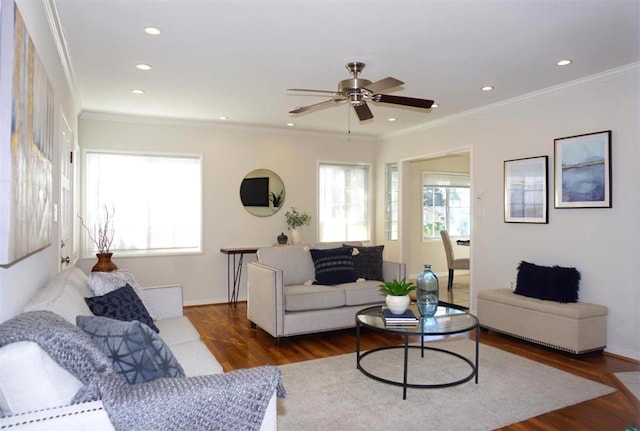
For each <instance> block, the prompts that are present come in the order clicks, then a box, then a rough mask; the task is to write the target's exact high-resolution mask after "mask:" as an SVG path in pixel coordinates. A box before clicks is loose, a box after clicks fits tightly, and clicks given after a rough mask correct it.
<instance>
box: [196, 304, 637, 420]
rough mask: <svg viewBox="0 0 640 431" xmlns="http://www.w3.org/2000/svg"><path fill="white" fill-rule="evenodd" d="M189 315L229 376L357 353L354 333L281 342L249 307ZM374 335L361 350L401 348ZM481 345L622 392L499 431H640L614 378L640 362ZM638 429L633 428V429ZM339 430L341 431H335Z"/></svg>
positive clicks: (488, 336) (368, 334) (629, 399)
mask: <svg viewBox="0 0 640 431" xmlns="http://www.w3.org/2000/svg"><path fill="white" fill-rule="evenodd" d="M185 314H186V315H187V316H188V317H189V319H190V320H191V322H193V324H194V325H195V326H196V328H197V329H198V331H199V332H200V335H201V336H202V340H203V341H204V343H205V344H206V345H207V347H208V348H209V350H211V352H212V353H213V354H214V355H215V357H216V358H217V359H218V361H219V362H220V363H221V364H222V366H223V367H224V370H225V371H231V370H235V369H239V368H248V367H253V366H259V365H284V364H289V363H293V362H299V361H306V360H309V359H316V358H324V357H328V356H334V355H340V354H344V353H353V352H355V330H354V329H348V330H342V331H333V332H327V333H322V334H313V335H305V336H297V337H290V338H283V339H281V340H280V342H279V343H277V342H276V340H275V339H274V338H272V337H271V336H270V335H269V334H267V333H266V332H264V331H262V330H261V329H260V328H257V329H252V328H251V327H250V323H249V321H248V320H247V317H246V303H244V302H240V303H238V307H237V308H233V307H229V306H228V305H227V304H217V305H206V306H197V307H186V308H185ZM400 341H401V339H400V338H396V339H394V338H389V336H388V335H384V334H381V333H378V332H374V331H366V330H364V331H363V334H362V348H363V349H365V350H366V349H370V348H373V347H379V346H383V345H395V344H398V343H400ZM480 342H481V343H484V344H487V345H490V346H493V347H496V348H499V349H502V350H504V351H507V352H510V353H513V354H516V355H519V356H522V357H525V358H528V359H531V360H534V361H538V362H541V363H543V364H546V365H549V366H552V367H556V368H559V369H561V370H564V371H567V372H569V373H572V374H575V375H577V376H580V377H584V378H587V379H591V380H594V381H596V382H600V383H603V384H605V385H609V386H613V387H615V388H616V389H618V390H617V392H615V393H613V394H610V395H606V396H604V397H600V398H596V399H594V400H590V401H586V402H584V403H580V404H577V405H575V406H570V407H566V408H563V409H560V410H556V411H553V412H550V413H547V414H544V415H541V416H537V417H534V418H531V419H529V420H526V421H524V422H520V423H517V424H513V425H509V426H507V427H504V428H500V430H503V431H507V430H508V431H524V430H527V431H531V430H536V431H550V430H554V431H555V430H562V431H565V430H567V431H573V430H581V431H582V430H594V431H596V430H597V431H625V429H627V430H628V429H629V428H628V427H636V428H638V429H640V402H639V401H638V399H637V398H636V397H635V396H633V395H632V394H631V393H630V392H629V391H628V390H627V389H626V388H625V387H624V385H623V384H622V383H620V381H619V380H618V379H617V378H616V377H615V376H614V374H613V373H616V372H622V371H637V370H640V363H638V362H635V361H631V360H627V359H625V358H620V357H617V356H614V355H609V354H589V355H584V356H582V357H573V356H570V355H567V354H564V353H560V352H556V351H552V350H550V349H547V348H544V347H539V346H536V345H534V344H531V343H527V342H524V341H520V340H517V339H514V338H511V337H507V336H503V335H501V334H497V333H494V332H482V333H481V335H480ZM631 429H633V428H631ZM336 431H337V430H336Z"/></svg>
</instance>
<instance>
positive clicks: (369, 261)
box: [344, 244, 384, 281]
mask: <svg viewBox="0 0 640 431" xmlns="http://www.w3.org/2000/svg"><path fill="white" fill-rule="evenodd" d="M344 246H345V247H346V246H348V244H344ZM383 251H384V245H375V246H372V247H353V253H352V254H353V268H354V270H355V272H356V278H364V279H365V280H378V281H382V280H383V278H382V252H383Z"/></svg>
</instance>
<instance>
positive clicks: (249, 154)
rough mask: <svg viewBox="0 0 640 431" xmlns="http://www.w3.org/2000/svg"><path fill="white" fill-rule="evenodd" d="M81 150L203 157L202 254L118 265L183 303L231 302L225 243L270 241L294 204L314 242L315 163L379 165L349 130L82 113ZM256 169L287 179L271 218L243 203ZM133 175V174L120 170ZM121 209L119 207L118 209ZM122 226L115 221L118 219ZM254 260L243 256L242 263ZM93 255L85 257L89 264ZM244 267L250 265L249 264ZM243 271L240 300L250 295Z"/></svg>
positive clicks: (370, 145) (370, 146)
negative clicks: (244, 184) (168, 289)
mask: <svg viewBox="0 0 640 431" xmlns="http://www.w3.org/2000/svg"><path fill="white" fill-rule="evenodd" d="M79 142H80V145H81V147H82V148H83V149H102V150H123V151H150V152H161V153H172V152H173V153H180V154H184V153H190V154H199V155H202V156H203V166H204V168H203V169H204V188H203V189H204V253H203V254H200V255H190V256H167V257H154V258H148V257H137V258H124V257H119V256H117V254H116V255H115V256H114V261H115V262H116V264H117V265H118V266H119V267H123V268H128V269H130V270H132V271H133V272H134V273H135V274H136V278H137V279H138V281H139V282H140V283H141V284H143V285H155V284H167V283H179V284H182V285H183V286H184V288H185V291H184V293H185V303H186V304H202V303H211V302H214V303H216V302H226V301H227V256H226V255H223V254H221V253H220V248H227V247H254V246H270V245H272V244H273V243H275V242H276V237H277V235H278V234H280V232H283V231H285V232H286V230H287V224H286V222H285V217H284V213H285V211H286V210H287V209H289V208H290V207H292V206H295V207H296V208H298V209H299V210H302V211H306V212H308V213H309V214H310V215H311V216H312V217H313V221H312V223H311V226H310V227H305V228H303V241H304V242H308V243H313V242H316V240H317V232H316V229H317V223H316V221H317V210H316V207H317V203H316V202H317V194H316V190H317V163H318V162H319V161H332V162H335V161H341V162H359V163H368V164H372V165H373V164H374V162H375V143H374V142H373V141H372V140H366V139H357V138H354V137H352V138H349V137H348V136H347V135H320V134H308V133H297V132H295V131H289V130H287V131H281V130H275V129H274V130H271V129H262V130H260V129H247V128H238V127H224V126H218V125H213V124H207V123H197V122H192V123H189V122H175V121H173V122H172V121H166V120H165V121H163V120H159V119H156V120H153V119H144V118H136V117H108V116H104V115H97V114H92V115H83V116H82V118H81V120H80V137H79ZM258 168H265V169H271V170H272V171H274V172H275V173H277V174H278V175H279V176H280V178H282V181H283V182H284V185H285V190H286V198H285V202H284V204H283V208H282V209H281V210H280V211H279V212H277V213H276V214H275V215H273V216H271V217H256V216H253V215H251V214H249V213H248V212H247V211H246V210H245V209H244V207H243V206H242V205H241V202H240V197H239V190H240V183H241V181H242V179H243V177H244V176H245V175H246V174H247V173H249V172H250V171H252V170H254V169H258ZM114 175H129V176H131V181H135V172H117V173H114ZM116 212H117V209H116ZM116 225H117V219H116ZM250 260H255V256H254V255H247V256H245V262H247V261H250ZM94 263H95V258H93V257H92V258H89V259H86V260H83V261H81V262H80V266H81V267H82V268H83V269H90V268H91V266H92V265H93V264H94ZM245 266H246V264H245ZM245 276H246V271H245V273H243V278H242V282H241V286H242V288H241V290H240V298H241V299H242V298H245V297H246V282H245Z"/></svg>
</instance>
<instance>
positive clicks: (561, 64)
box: [556, 59, 572, 66]
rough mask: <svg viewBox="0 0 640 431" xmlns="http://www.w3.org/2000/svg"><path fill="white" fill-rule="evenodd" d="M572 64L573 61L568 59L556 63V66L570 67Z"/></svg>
mask: <svg viewBox="0 0 640 431" xmlns="http://www.w3.org/2000/svg"><path fill="white" fill-rule="evenodd" d="M571 63H572V60H569V59H566V60H560V61H559V62H557V63H556V66H568V65H570V64H571Z"/></svg>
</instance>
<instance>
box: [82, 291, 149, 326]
mask: <svg viewBox="0 0 640 431" xmlns="http://www.w3.org/2000/svg"><path fill="white" fill-rule="evenodd" d="M84 300H85V302H86V303H87V305H88V306H89V309H90V310H91V312H92V313H93V314H94V315H95V316H103V317H110V318H112V319H116V320H123V321H126V322H130V321H132V320H137V321H138V322H142V323H144V324H145V325H147V326H148V327H149V328H151V329H153V330H154V331H156V332H160V330H159V329H158V327H157V326H156V325H155V324H154V323H153V319H152V318H151V316H150V315H149V311H147V308H146V307H145V306H144V304H143V303H142V300H141V299H140V297H138V295H137V294H136V292H135V290H133V287H131V286H130V285H129V284H125V285H124V286H123V287H121V288H119V289H116V290H114V291H111V292H109V293H107V294H104V295H102V296H92V297H90V298H84Z"/></svg>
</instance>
